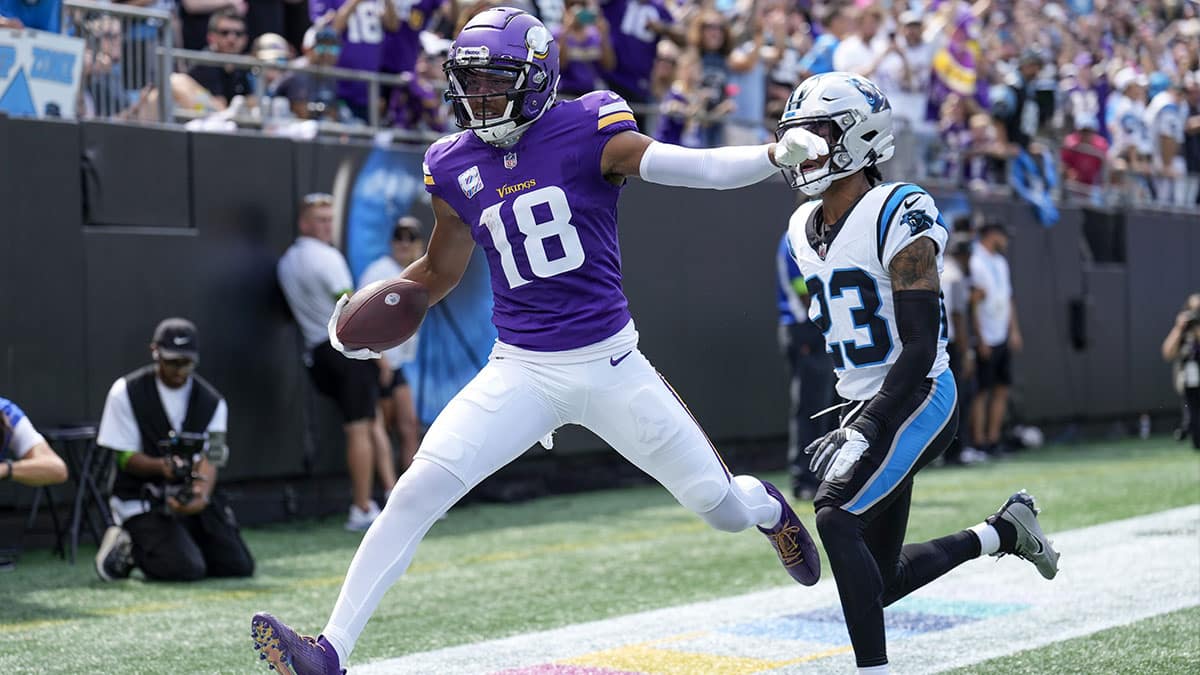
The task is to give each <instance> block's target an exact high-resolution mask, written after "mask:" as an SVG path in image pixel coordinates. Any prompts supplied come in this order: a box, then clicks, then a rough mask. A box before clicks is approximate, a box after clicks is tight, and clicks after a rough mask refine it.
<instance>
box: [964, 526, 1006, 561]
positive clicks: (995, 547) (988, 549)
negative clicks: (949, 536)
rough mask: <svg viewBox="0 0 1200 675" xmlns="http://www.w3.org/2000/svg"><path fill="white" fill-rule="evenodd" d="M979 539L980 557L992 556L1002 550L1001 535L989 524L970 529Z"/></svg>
mask: <svg viewBox="0 0 1200 675" xmlns="http://www.w3.org/2000/svg"><path fill="white" fill-rule="evenodd" d="M970 531H971V532H974V533H975V536H976V537H977V538H978V539H979V555H991V554H993V553H995V552H996V551H999V550H1000V533H999V532H997V531H996V528H994V527H992V526H991V525H988V524H987V523H980V524H978V525H976V526H975V527H972V528H971V529H970Z"/></svg>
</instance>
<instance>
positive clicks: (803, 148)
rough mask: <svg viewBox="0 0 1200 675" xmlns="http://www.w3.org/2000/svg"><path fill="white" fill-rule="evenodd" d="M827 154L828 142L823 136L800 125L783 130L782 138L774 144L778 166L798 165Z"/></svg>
mask: <svg viewBox="0 0 1200 675" xmlns="http://www.w3.org/2000/svg"><path fill="white" fill-rule="evenodd" d="M828 154H829V144H828V143H826V142H825V139H824V138H821V137H820V136H818V135H816V134H814V133H813V132H811V131H808V130H807V129H801V128H800V127H792V128H791V129H788V130H787V131H785V132H783V138H781V139H779V142H778V143H776V144H775V163H776V164H778V165H779V166H800V165H801V164H803V163H804V162H806V161H808V160H810V159H816V158H818V157H822V156H824V155H828Z"/></svg>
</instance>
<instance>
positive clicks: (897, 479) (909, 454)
mask: <svg viewBox="0 0 1200 675" xmlns="http://www.w3.org/2000/svg"><path fill="white" fill-rule="evenodd" d="M957 398H958V390H957V388H956V387H955V386H954V375H953V374H952V373H951V372H950V369H949V368H947V369H946V370H945V371H944V372H943V373H942V374H941V375H938V377H937V379H936V380H934V384H933V389H932V390H931V391H930V392H929V397H928V398H926V399H925V403H924V404H923V405H924V409H923V410H921V411H920V412H919V413H917V415H916V416H915V417H913V418H912V419H911V420H909V422H908V423H907V424H906V425H904V427H902V428H901V429H900V430H899V431H897V432H896V435H895V437H894V440H893V441H892V448H891V452H889V453H888V457H887V461H886V463H885V464H884V465H883V466H882V467H881V468H880V469H879V471H877V472H876V473H875V476H873V477H872V479H871V481H870V482H869V483H867V484H866V485H865V486H863V488H862V489H861V490H859V492H858V497H857V498H856V499H855V500H854V501H853V502H851V503H850V504H847V505H845V506H843V507H842V508H844V509H846V510H847V511H849V512H850V513H853V514H856V515H859V514H862V513H863V512H865V511H866V510H867V509H869V508H871V506H873V505H874V504H875V503H876V502H878V501H879V500H880V499H882V498H884V497H885V496H887V495H888V494H889V493H891V491H892V490H894V489H896V486H898V485H900V483H901V481H903V480H904V478H905V476H908V475H909V474H910V473H911V471H912V468H913V466H914V465H915V464H916V463H917V459H918V458H920V456H921V453H922V452H925V448H927V447H928V446H929V444H930V443H932V442H933V440H934V439H935V438H937V436H938V434H940V433H941V432H942V428H943V427H945V426H946V422H947V420H949V419H950V416H951V415H952V414H954V404H955V402H956V400H957Z"/></svg>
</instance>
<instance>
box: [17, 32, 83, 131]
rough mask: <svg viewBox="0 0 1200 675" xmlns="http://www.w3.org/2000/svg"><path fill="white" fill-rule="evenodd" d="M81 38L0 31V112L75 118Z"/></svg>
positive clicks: (81, 58)
mask: <svg viewBox="0 0 1200 675" xmlns="http://www.w3.org/2000/svg"><path fill="white" fill-rule="evenodd" d="M82 70H83V40H81V39H79V38H73V37H68V36H66V35H59V34H57V33H47V32H45V31H40V30H32V29H25V30H0V111H3V112H5V113H7V114H9V115H12V116H26V117H46V116H58V117H63V118H68V119H70V118H74V117H75V101H76V97H77V96H78V94H79V80H80V78H81V73H82Z"/></svg>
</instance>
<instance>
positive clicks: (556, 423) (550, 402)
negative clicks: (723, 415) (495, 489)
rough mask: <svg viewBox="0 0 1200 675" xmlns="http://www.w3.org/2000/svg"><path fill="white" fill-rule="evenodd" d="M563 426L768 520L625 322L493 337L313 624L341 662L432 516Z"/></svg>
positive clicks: (722, 510) (693, 493)
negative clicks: (572, 334)
mask: <svg viewBox="0 0 1200 675" xmlns="http://www.w3.org/2000/svg"><path fill="white" fill-rule="evenodd" d="M564 424H580V425H582V426H584V427H587V428H588V429H590V430H591V431H592V432H594V433H595V434H596V435H597V436H599V437H600V438H602V439H604V441H605V442H606V443H608V444H609V445H610V446H612V447H613V448H614V449H615V450H616V451H617V452H619V453H621V455H622V456H624V457H625V458H626V459H628V460H629V461H631V462H633V463H634V464H635V465H636V466H637V467H638V468H639V469H641V470H642V471H645V472H646V473H647V474H649V475H650V476H652V477H653V478H654V479H655V480H657V481H658V482H659V483H661V484H662V485H663V486H664V487H665V488H667V490H669V491H670V492H671V494H672V495H673V496H674V497H675V499H676V500H678V501H679V503H680V504H682V505H683V506H684V507H686V508H688V509H689V510H691V511H693V512H695V513H696V514H698V515H699V516H700V517H701V518H703V519H704V520H705V521H706V522H708V523H709V524H710V525H712V526H713V527H715V528H717V529H720V530H726V531H731V532H737V531H741V530H744V529H746V528H748V527H750V526H751V525H762V526H764V527H769V526H771V525H774V524H775V523H776V522H778V520H779V517H780V506H779V504H778V502H776V501H775V500H774V499H772V498H771V496H770V495H768V494H767V492H766V490H765V489H764V488H763V486H762V483H761V482H760V481H758V479H756V478H753V477H751V476H737V477H736V478H732V479H731V476H730V473H729V471H728V470H727V469H726V468H725V465H724V463H723V462H722V461H721V458H720V457H719V456H718V455H717V452H716V449H715V448H713V446H712V444H711V443H710V442H709V440H708V437H707V436H705V435H704V432H703V431H702V430H701V429H700V426H699V425H698V424H697V423H696V421H695V420H694V419H693V418H692V416H691V413H690V412H688V409H687V407H686V406H684V404H683V402H682V401H681V400H680V399H679V398H678V396H677V395H676V394H675V392H674V390H672V389H671V387H670V385H668V384H667V383H666V381H665V380H664V379H663V378H662V377H661V376H660V375H659V374H658V371H656V370H655V369H654V367H653V366H651V365H650V362H649V361H648V360H646V357H645V356H643V355H642V353H641V352H640V351H639V350H638V349H637V333H636V331H634V329H633V325H632V323H631V324H630V325H629V326H627V327H626V328H625V329H624V330H622V331H621V332H620V333H618V334H617V335H615V336H613V337H611V338H609V339H607V340H604V341H602V342H600V343H597V344H595V345H591V346H588V347H585V348H583V349H578V350H572V351H570V352H552V353H545V352H531V351H527V350H522V349H517V348H515V347H511V346H508V345H503V344H497V346H496V348H495V349H494V350H493V352H492V355H491V358H490V359H489V361H488V363H487V365H486V366H484V368H483V370H481V371H480V372H479V374H478V375H477V376H476V377H475V379H473V380H471V382H470V383H468V384H467V386H466V387H464V388H463V390H462V391H460V392H459V393H458V395H456V396H455V397H454V398H453V399H452V400H451V401H450V403H449V404H447V406H446V408H445V409H444V410H442V413H441V414H440V415H438V417H437V419H436V420H435V421H434V423H433V425H432V426H431V427H430V428H429V433H428V434H426V436H425V438H424V440H423V441H422V442H421V447H420V449H419V450H418V451H417V455H416V459H415V460H414V462H413V464H412V467H411V468H410V469H409V470H408V471H406V472H405V473H404V474H403V475H402V476H401V477H400V480H399V481H398V482H397V483H396V487H395V489H393V490H392V495H391V497H390V498H389V499H388V502H387V504H386V506H384V509H383V512H382V513H381V514H380V515H379V517H378V518H377V519H376V520H375V522H374V524H373V525H372V526H371V528H370V530H368V531H367V533H366V535H365V536H364V537H363V540H362V543H361V544H360V545H359V548H358V551H357V552H356V553H355V555H354V560H353V561H352V562H351V563H350V569H349V570H348V571H347V574H346V580H345V582H344V583H343V585H342V590H341V593H340V594H339V595H338V600H337V603H336V604H335V606H334V610H333V614H332V616H330V619H329V623H328V624H327V625H326V626H325V630H324V631H323V635H324V636H325V638H326V639H328V640H329V641H330V642H331V643H332V644H333V645H334V646H335V647H336V648H337V650H338V652H339V654H340V655H341V656H342V659H343V660H342V664H343V665H345V658H346V657H347V656H348V655H349V653H350V652H351V651H352V650H353V648H354V643H355V642H356V641H357V639H358V636H359V634H360V633H361V632H362V630H363V627H364V626H365V625H366V623H367V620H368V619H369V618H370V615H371V614H372V613H373V612H374V611H375V607H376V606H377V605H378V604H379V601H380V600H381V599H382V598H383V595H384V593H385V592H386V591H387V589H388V588H389V587H390V586H391V585H392V584H393V583H395V581H396V580H397V579H399V578H400V576H401V575H402V574H403V573H404V571H405V570H406V569H408V565H409V563H410V561H411V560H412V556H413V554H414V553H415V552H416V546H417V543H419V542H420V540H421V538H422V537H424V536H425V533H426V532H428V531H429V528H430V527H431V526H432V525H433V523H434V522H436V521H437V519H438V518H439V517H441V515H442V514H444V513H445V512H446V511H447V510H448V509H449V508H450V507H451V506H452V505H453V504H454V503H455V502H457V501H458V500H459V499H461V498H462V496H463V495H465V494H466V493H467V492H468V491H469V490H470V489H471V488H473V487H475V486H476V485H477V484H478V483H479V482H480V481H482V480H483V479H484V478H486V477H488V476H490V475H491V474H493V473H495V472H496V471H497V470H499V469H500V468H501V467H503V466H504V465H506V464H508V463H509V462H511V461H513V460H514V459H516V458H517V457H519V456H520V455H521V454H522V453H524V452H525V451H526V450H527V449H529V447H530V446H532V445H533V444H534V443H536V442H538V440H540V439H542V438H544V437H546V436H547V435H549V434H550V433H551V432H552V431H554V430H555V429H557V428H558V427H560V426H562V425H564Z"/></svg>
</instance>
